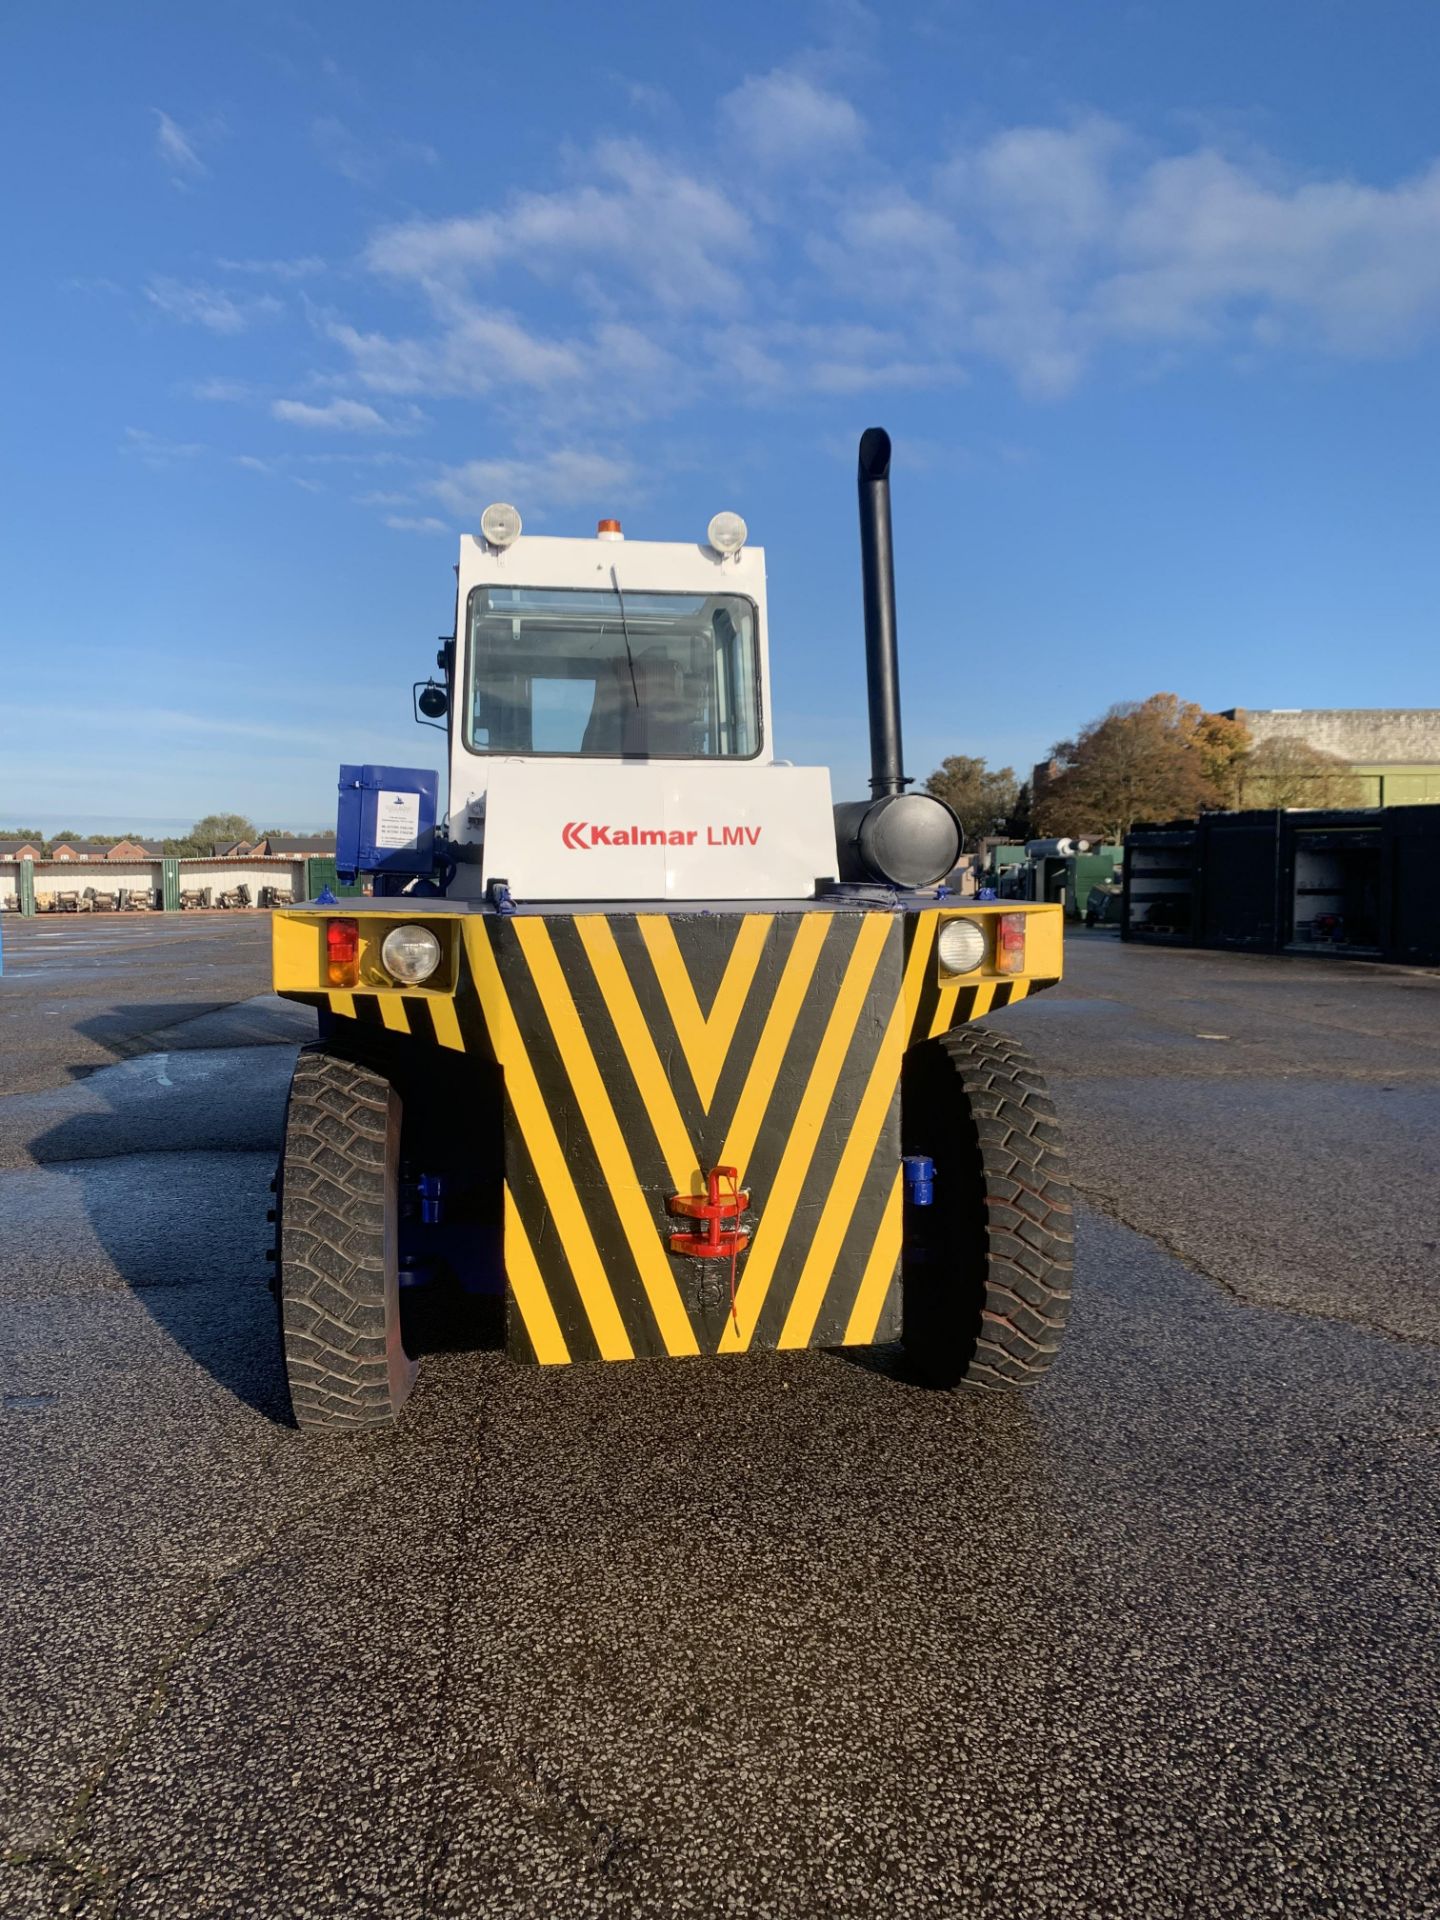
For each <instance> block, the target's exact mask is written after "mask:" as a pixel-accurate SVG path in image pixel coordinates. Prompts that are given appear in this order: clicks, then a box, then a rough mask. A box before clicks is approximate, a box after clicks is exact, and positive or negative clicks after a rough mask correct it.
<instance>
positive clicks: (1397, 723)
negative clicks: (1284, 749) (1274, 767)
mask: <svg viewBox="0 0 1440 1920" xmlns="http://www.w3.org/2000/svg"><path fill="white" fill-rule="evenodd" d="M1229 712H1230V713H1231V714H1232V715H1233V717H1234V718H1235V719H1236V720H1243V721H1244V723H1245V725H1246V726H1247V727H1248V728H1249V729H1250V734H1251V738H1252V739H1253V740H1254V741H1255V744H1256V745H1257V746H1258V745H1259V744H1260V742H1261V741H1262V740H1304V741H1306V742H1307V743H1308V744H1309V745H1310V746H1312V747H1319V748H1320V750H1321V751H1322V752H1323V753H1333V754H1337V755H1338V756H1339V757H1340V758H1341V759H1342V760H1350V761H1353V762H1354V763H1355V764H1356V765H1362V766H1363V765H1365V764H1367V763H1369V762H1371V761H1375V760H1399V761H1435V762H1437V763H1440V707H1297V708H1286V707H1232V708H1230V709H1229Z"/></svg>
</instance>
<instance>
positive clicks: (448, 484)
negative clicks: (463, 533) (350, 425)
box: [424, 448, 634, 520]
mask: <svg viewBox="0 0 1440 1920" xmlns="http://www.w3.org/2000/svg"><path fill="white" fill-rule="evenodd" d="M633 485H634V475H633V472H632V469H631V468H630V466H629V464H628V463H627V462H626V461H624V460H617V459H614V458H612V457H611V456H610V455H609V454H603V453H595V452H591V451H586V450H583V449H579V448H557V449H556V450H555V451H553V452H551V453H546V454H541V455H540V456H539V457H538V458H535V459H509V460H468V461H466V462H465V464H464V465H463V466H459V467H444V468H442V469H441V471H440V472H439V473H438V474H437V475H436V477H435V478H434V479H433V480H431V481H430V482H429V483H428V484H427V485H426V487H425V488H424V491H425V492H427V493H430V494H432V495H433V496H434V497H435V498H436V499H437V500H439V501H440V502H441V504H442V505H444V506H446V507H448V508H449V509H450V511H451V512H452V513H453V514H455V515H457V517H459V518H461V519H467V520H473V519H474V518H475V517H476V516H477V515H478V514H479V513H480V512H481V510H482V509H483V508H485V507H487V506H488V505H489V504H490V502H491V501H492V500H512V501H514V502H516V503H517V504H518V505H519V507H520V511H521V512H522V514H523V513H525V512H527V511H529V510H531V509H534V510H536V511H543V510H544V509H546V508H547V507H567V506H581V505H593V506H594V507H595V509H596V511H597V513H598V512H600V511H602V510H604V509H605V508H607V507H610V506H613V505H615V504H618V502H619V501H620V499H621V498H622V497H623V496H625V495H626V494H627V493H629V492H630V490H631V489H632V487H633Z"/></svg>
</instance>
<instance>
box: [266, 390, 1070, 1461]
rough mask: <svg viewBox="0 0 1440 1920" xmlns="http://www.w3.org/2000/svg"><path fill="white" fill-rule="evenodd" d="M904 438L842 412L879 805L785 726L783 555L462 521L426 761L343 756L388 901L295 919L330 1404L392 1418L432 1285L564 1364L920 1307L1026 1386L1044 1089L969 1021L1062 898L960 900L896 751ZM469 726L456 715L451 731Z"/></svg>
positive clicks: (1056, 972)
mask: <svg viewBox="0 0 1440 1920" xmlns="http://www.w3.org/2000/svg"><path fill="white" fill-rule="evenodd" d="M889 472H890V441H889V438H888V436H887V435H886V434H885V433H884V432H883V431H881V430H880V429H879V428H871V429H870V430H869V431H867V432H866V433H865V435H864V436H863V438H862V440H861V442H860V454H859V493H860V528H861V552H862V575H863V584H864V611H865V643H866V657H867V678H868V688H869V707H870V714H869V718H870V741H871V760H872V779H871V782H870V784H871V789H872V790H871V793H870V796H869V797H868V798H866V799H863V800H857V801H851V802H843V803H841V804H840V805H838V806H834V805H832V803H831V798H830V787H829V775H828V773H827V772H826V771H825V770H824V769H820V768H805V767H793V766H791V765H790V764H789V763H788V762H784V761H781V760H778V759H777V758H776V756H775V753H774V748H773V745H772V739H773V734H772V727H771V709H770V686H769V672H768V643H769V634H768V621H767V613H766V598H765V572H764V555H763V552H762V551H761V550H760V549H759V548H756V547H752V546H751V545H750V544H749V541H748V530H747V529H746V527H745V523H744V522H743V520H741V519H740V518H739V516H738V515H736V514H733V513H722V514H717V515H716V516H715V518H714V519H713V520H712V521H711V522H710V525H709V528H708V529H707V535H706V540H705V542H704V543H703V544H701V543H698V542H694V543H691V542H637V541H626V540H625V538H624V535H623V531H622V529H621V528H620V526H619V524H618V523H617V522H615V521H613V520H602V521H601V522H600V524H599V527H598V529H597V531H596V534H595V536H594V537H593V538H588V539H558V538H536V537H534V536H527V535H525V534H524V531H523V527H522V523H521V520H520V516H519V514H518V513H517V512H516V511H515V509H514V508H513V507H510V506H508V505H497V506H494V507H491V508H487V510H486V512H485V514H484V516H483V517H482V520H481V529H480V533H479V535H478V536H466V537H465V538H464V540H463V541H462V547H461V556H460V565H459V568H458V576H459V580H458V592H457V602H456V614H455V626H454V632H453V635H452V636H449V637H447V638H446V640H445V641H444V643H443V645H442V648H441V652H440V654H439V656H438V665H439V667H440V669H441V672H442V678H441V680H439V681H434V680H432V681H430V682H427V683H426V684H425V685H423V686H421V685H419V684H418V683H417V686H416V688H415V690H414V694H413V698H414V700H415V704H416V717H417V718H418V719H422V720H426V721H429V722H430V723H432V724H434V725H437V726H441V730H442V731H444V732H445V733H446V735H447V747H448V759H449V770H448V771H449V784H448V811H447V813H446V815H445V816H444V817H443V818H441V817H438V780H437V778H436V776H435V775H434V774H432V773H428V772H425V771H423V770H415V769H407V768H395V767H345V768H342V769H341V782H340V808H339V829H338V834H337V848H338V851H337V864H338V866H339V868H340V871H341V875H342V878H345V877H350V878H357V877H358V878H368V880H369V883H370V884H371V886H372V887H373V892H371V893H368V894H357V895H356V896H354V897H348V898H336V897H334V896H333V895H326V894H322V896H321V897H320V898H318V899H317V900H314V901H311V902H309V903H307V904H305V905H303V906H295V907H285V908H281V909H278V910H277V911H276V912H275V915H274V968H275V973H274V977H275V987H276V991H277V992H279V993H281V994H284V995H286V996H287V997H289V998H290V999H294V1000H300V1001H303V1002H305V1003H307V1004H308V1005H311V1006H313V1007H315V1008H316V1009H317V1011H318V1013H319V1024H320V1037H319V1039H318V1040H317V1042H316V1043H315V1044H314V1045H313V1046H310V1047H307V1048H305V1049H303V1050H302V1052H301V1054H300V1057H299V1060H298V1063H297V1066H296V1070H295V1077H294V1081H293V1084H292V1087H291V1092H290V1099H289V1106H288V1111H287V1116H286V1123H285V1139H284V1148H283V1153H282V1157H281V1162H280V1167H279V1170H278V1174H277V1179H276V1206H275V1218H276V1247H275V1260H276V1267H275V1289H276V1293H277V1297H278V1300H279V1306H280V1318H281V1326H282V1333H283V1340H284V1350H285V1361H286V1366H287V1370H288V1374H289V1381H290V1391H291V1398H292V1402H293V1406H294V1410H295V1415H296V1418H297V1420H298V1421H299V1423H300V1424H301V1425H302V1426H304V1427H307V1428H314V1429H321V1430H330V1429H347V1428H350V1429H353V1428H366V1427H373V1426H375V1425H378V1424H382V1423H385V1422H388V1421H391V1420H393V1419H394V1418H395V1417H396V1415H397V1414H398V1413H399V1411H400V1408H401V1406H402V1404H403V1403H404V1401H405V1399H406V1396H407V1395H408V1394H409V1392H410V1390H411V1387H412V1385H413V1383H414V1379H415V1375H416V1367H417V1360H418V1355H419V1352H420V1350H421V1348H422V1346H423V1344H424V1343H423V1340H422V1339H420V1338H419V1337H418V1336H417V1334H416V1331H415V1329H416V1328H417V1327H418V1326H420V1325H421V1324H422V1323H423V1322H424V1321H425V1320H427V1319H429V1320H431V1321H433V1315H434V1310H435V1302H436V1301H437V1300H439V1301H442V1302H443V1301H445V1300H447V1299H448V1300H450V1301H452V1302H453V1301H460V1300H463V1299H464V1298H466V1297H471V1298H474V1297H476V1296H481V1297H483V1296H486V1295H488V1296H491V1297H492V1298H493V1299H494V1300H495V1301H497V1302H499V1303H502V1307H501V1314H500V1319H501V1324H503V1329H504V1335H503V1337H504V1342H505V1346H506V1349H507V1351H508V1353H509V1354H510V1355H511V1357H513V1358H514V1359H516V1360H521V1361H528V1362H531V1363H537V1364H539V1365H541V1366H557V1365H564V1364H567V1363H569V1362H575V1361H584V1360H630V1359H637V1358H641V1357H647V1356H665V1357H667V1358H671V1359H682V1358H688V1359H692V1360H697V1361H698V1360H699V1359H700V1358H701V1357H702V1356H709V1357H711V1359H710V1363H711V1364H714V1363H715V1361H714V1358H713V1357H714V1356H725V1355H729V1354H739V1353H744V1352H746V1351H749V1350H753V1349H763V1348H799V1347H839V1346H861V1347H865V1346H871V1345H875V1344H878V1343H891V1342H895V1341H899V1342H900V1343H902V1345H903V1348H904V1355H905V1361H906V1365H907V1366H908V1367H909V1368H910V1369H911V1370H913V1372H914V1373H915V1374H916V1375H917V1376H918V1377H920V1378H921V1379H923V1380H925V1381H927V1382H929V1383H932V1384H934V1385H937V1386H944V1387H952V1386H958V1385H960V1384H962V1383H965V1384H969V1385H974V1386H979V1387H988V1388H1007V1389H1008V1388H1017V1387H1027V1386H1030V1385H1032V1384H1034V1383H1035V1382H1036V1381H1037V1380H1039V1379H1040V1378H1041V1376H1042V1375H1043V1374H1044V1372H1045V1371H1046V1369H1047V1368H1048V1367H1049V1366H1050V1364H1051V1362H1052V1361H1053V1359H1054V1357H1055V1354H1056V1352H1057V1350H1058V1348H1059V1345H1060V1341H1061V1337H1062V1334H1063V1331H1064V1326H1065V1320H1066V1315H1067V1312H1068V1308H1069V1301H1070V1277H1071V1265H1072V1207H1071V1199H1070V1193H1069V1188H1068V1184H1067V1178H1066V1170H1065V1156H1064V1151H1063V1147H1062V1144H1061V1139H1060V1133H1059V1130H1058V1128H1057V1125H1056V1118H1055V1110H1054V1107H1053V1106H1052V1104H1051V1102H1050V1099H1049V1097H1048V1095H1047V1093H1046V1089H1045V1085H1044V1081H1043V1080H1042V1078H1041V1076H1040V1074H1039V1073H1038V1071H1037V1070H1036V1068H1035V1067H1034V1065H1033V1064H1032V1063H1031V1061H1030V1059H1029V1057H1028V1056H1027V1054H1026V1053H1025V1051H1024V1049H1023V1048H1022V1047H1021V1045H1020V1044H1019V1042H1018V1041H1016V1040H1015V1039H1014V1038H1012V1037H1011V1035H1010V1034H1008V1033H1005V1032H1001V1031H999V1030H997V1029H994V1028H990V1027H985V1026H979V1025H976V1024H975V1022H977V1021H978V1020H979V1019H980V1018H981V1017H982V1016H983V1015H985V1014H987V1013H990V1012H991V1011H993V1010H997V1009H999V1008H1002V1007H1007V1006H1012V1005H1014V1004H1015V1003H1016V1002H1017V1001H1020V1000H1023V999H1024V998H1025V997H1026V996H1027V995H1030V994H1033V993H1036V992H1038V991H1039V990H1041V989H1042V988H1044V987H1049V986H1053V985H1054V984H1055V983H1056V981H1057V980H1058V979H1059V977H1060V972H1061V909H1060V908H1059V907H1058V906H1050V905H1043V904H1020V903H1015V902H1010V901H989V902H986V901H975V900H969V899H966V900H962V899H960V898H959V897H958V896H957V895H955V894H954V893H952V892H951V891H950V889H949V887H948V885H947V880H948V877H949V876H950V875H951V874H952V872H953V871H954V869H955V866H956V863H957V861H958V859H959V855H960V852H961V845H962V836H961V832H960V828H959V824H958V822H957V821H956V819H955V817H954V815H953V814H952V813H951V811H950V809H949V808H948V807H946V806H945V805H944V803H943V802H941V801H940V800H937V799H934V798H932V797H931V796H930V795H929V794H926V793H917V792H909V791H907V788H908V786H909V784H910V783H909V782H908V780H907V779H906V777H905V775H904V773H903V772H902V757H901V733H900V708H899V688H898V659H897V643H896V619H895V599H894V581H893V563H892V553H891V525H890V493H889ZM442 722H443V726H442V725H441V723H442Z"/></svg>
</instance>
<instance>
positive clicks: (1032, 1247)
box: [928, 1026, 1075, 1391]
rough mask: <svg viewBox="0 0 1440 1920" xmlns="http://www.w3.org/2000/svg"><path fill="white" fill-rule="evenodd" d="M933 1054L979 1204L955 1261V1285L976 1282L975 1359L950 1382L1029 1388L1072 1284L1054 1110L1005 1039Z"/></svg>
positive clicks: (1069, 1203)
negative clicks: (949, 1088)
mask: <svg viewBox="0 0 1440 1920" xmlns="http://www.w3.org/2000/svg"><path fill="white" fill-rule="evenodd" d="M928 1044H929V1045H931V1046H935V1047H938V1048H939V1049H940V1050H941V1051H942V1053H943V1054H944V1056H945V1058H946V1060H947V1061H948V1063H949V1067H950V1070H951V1073H952V1074H953V1081H954V1093H955V1106H954V1108H952V1113H953V1112H955V1111H956V1110H957V1109H958V1115H959V1119H958V1124H959V1127H960V1129H961V1131H962V1133H963V1132H967V1131H968V1133H969V1134H970V1136H971V1154H972V1162H971V1183H972V1188H975V1189H978V1190H977V1191H975V1192H974V1193H973V1195H972V1198H977V1199H978V1201H979V1206H978V1209H977V1208H976V1207H975V1206H974V1205H973V1204H972V1205H971V1206H970V1207H969V1208H968V1211H969V1213H970V1214H971V1215H972V1216H973V1215H975V1214H976V1213H977V1212H978V1216H979V1217H978V1218H972V1219H969V1220H966V1221H965V1222H963V1223H962V1229H961V1238H962V1246H961V1248H959V1249H957V1252H958V1253H959V1256H960V1262H961V1267H962V1272H961V1274H960V1282H961V1284H962V1285H964V1284H966V1282H967V1281H968V1282H969V1283H970V1284H972V1285H973V1284H974V1276H976V1275H978V1281H979V1293H980V1298H979V1301H978V1305H979V1315H978V1322H972V1325H973V1328H974V1331H973V1351H972V1352H970V1353H969V1354H968V1355H962V1356H960V1361H959V1364H958V1365H956V1366H955V1367H953V1368H952V1372H953V1373H954V1374H956V1375H957V1376H958V1379H959V1380H963V1382H964V1384H965V1385H966V1386H971V1387H980V1388H988V1389H992V1390H994V1389H1000V1390H1003V1391H1013V1390H1014V1389H1016V1388H1025V1387H1030V1386H1034V1385H1035V1384H1036V1383H1037V1382H1038V1381H1039V1380H1040V1379H1042V1378H1043V1376H1044V1375H1045V1373H1046V1372H1047V1371H1048V1370H1049V1368H1050V1366H1051V1365H1052V1364H1053V1362H1054V1360H1055V1356H1056V1354H1057V1353H1058V1352H1059V1350H1060V1344H1061V1340H1062V1338H1063V1336H1064V1332H1065V1325H1066V1321H1067V1319H1068V1317H1069V1313H1070V1298H1071V1282H1072V1276H1073V1272H1074V1255H1075V1228H1074V1202H1073V1199H1072V1196H1071V1190H1070V1179H1069V1170H1068V1164H1067V1159H1066V1154H1065V1148H1064V1143H1063V1138H1062V1135H1061V1132H1060V1128H1059V1126H1058V1124H1057V1121H1056V1113H1055V1106H1054V1102H1053V1101H1052V1100H1051V1099H1050V1096H1049V1093H1048V1091H1047V1089H1046V1084H1045V1080H1044V1076H1043V1075H1042V1074H1041V1073H1040V1072H1039V1071H1038V1070H1037V1069H1036V1067H1035V1066H1034V1064H1033V1062H1032V1061H1031V1059H1030V1056H1029V1054H1028V1053H1027V1051H1026V1049H1025V1047H1024V1046H1023V1045H1022V1044H1021V1042H1020V1041H1018V1040H1016V1039H1014V1038H1013V1037H1012V1036H1011V1035H1010V1034H1008V1033H1002V1032H998V1031H996V1030H994V1029H990V1028H985V1027H975V1026H964V1027H957V1028H954V1029H953V1030H952V1031H951V1032H949V1033H946V1034H942V1035H941V1036H940V1037H939V1038H938V1039H937V1040H935V1041H931V1042H929V1043H928ZM976 1161H978V1165H976V1164H975V1162H976Z"/></svg>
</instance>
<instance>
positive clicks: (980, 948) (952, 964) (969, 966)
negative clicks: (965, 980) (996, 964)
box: [935, 920, 985, 973]
mask: <svg viewBox="0 0 1440 1920" xmlns="http://www.w3.org/2000/svg"><path fill="white" fill-rule="evenodd" d="M935 951H936V953H937V954H938V956H939V959H940V966H941V969H942V971H943V972H945V973H973V972H974V971H975V969H976V967H978V966H980V965H981V964H982V963H983V961H984V959H985V935H984V932H983V931H982V929H981V927H980V925H979V923H978V922H977V921H975V920H947V921H946V922H945V924H944V926H943V927H941V929H940V935H939V938H938V939H937V940H936V942H935Z"/></svg>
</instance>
